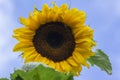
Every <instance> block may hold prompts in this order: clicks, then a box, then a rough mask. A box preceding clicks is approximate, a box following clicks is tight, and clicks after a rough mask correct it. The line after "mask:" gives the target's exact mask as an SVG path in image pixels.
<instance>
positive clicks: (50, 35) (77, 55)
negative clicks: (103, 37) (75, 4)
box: [13, 4, 95, 75]
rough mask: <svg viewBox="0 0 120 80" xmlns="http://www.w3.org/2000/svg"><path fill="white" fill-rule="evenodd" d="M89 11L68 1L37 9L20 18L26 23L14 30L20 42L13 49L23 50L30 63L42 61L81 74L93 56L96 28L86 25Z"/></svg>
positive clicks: (59, 69) (55, 67)
mask: <svg viewBox="0 0 120 80" xmlns="http://www.w3.org/2000/svg"><path fill="white" fill-rule="evenodd" d="M85 20H86V14H85V12H84V11H80V10H78V9H76V8H72V9H69V8H68V5H67V4H62V5H61V6H60V7H58V6H57V5H56V4H55V5H54V6H53V7H49V6H48V5H47V4H44V5H43V7H42V10H41V11H40V10H38V9H37V8H35V9H34V11H33V12H31V13H30V15H29V17H28V18H27V19H26V18H23V17H21V18H20V22H21V23H22V24H23V25H24V26H23V27H21V28H18V29H15V30H14V35H13V37H14V38H16V39H17V40H18V41H19V42H18V43H17V44H16V45H15V47H14V49H13V51H14V52H16V51H20V52H22V53H23V54H22V58H23V59H24V61H25V63H27V62H41V63H44V64H47V65H48V66H50V67H52V68H54V69H56V70H57V71H60V72H65V73H69V72H70V71H71V72H72V73H73V74H74V75H79V74H80V71H81V70H82V66H86V67H89V64H88V63H87V59H88V58H89V57H90V56H93V55H94V52H92V47H93V46H95V42H94V41H93V32H94V31H93V30H92V29H91V28H90V27H89V26H87V25H85Z"/></svg>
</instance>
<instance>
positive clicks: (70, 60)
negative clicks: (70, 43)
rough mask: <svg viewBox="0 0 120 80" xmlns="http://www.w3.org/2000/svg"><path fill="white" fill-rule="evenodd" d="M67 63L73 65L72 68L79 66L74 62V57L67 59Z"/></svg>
mask: <svg viewBox="0 0 120 80" xmlns="http://www.w3.org/2000/svg"><path fill="white" fill-rule="evenodd" d="M67 62H68V63H69V64H70V65H71V66H74V67H75V66H78V64H77V63H76V62H75V61H74V59H73V58H72V57H70V58H68V59H67Z"/></svg>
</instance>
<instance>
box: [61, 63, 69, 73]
mask: <svg viewBox="0 0 120 80" xmlns="http://www.w3.org/2000/svg"><path fill="white" fill-rule="evenodd" d="M60 66H61V68H62V69H63V71H65V72H67V73H68V72H70V71H71V66H70V65H69V64H68V63H67V62H66V61H62V62H60Z"/></svg>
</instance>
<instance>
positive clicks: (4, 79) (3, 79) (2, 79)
mask: <svg viewBox="0 0 120 80" xmlns="http://www.w3.org/2000/svg"><path fill="white" fill-rule="evenodd" d="M0 80H8V79H7V78H0Z"/></svg>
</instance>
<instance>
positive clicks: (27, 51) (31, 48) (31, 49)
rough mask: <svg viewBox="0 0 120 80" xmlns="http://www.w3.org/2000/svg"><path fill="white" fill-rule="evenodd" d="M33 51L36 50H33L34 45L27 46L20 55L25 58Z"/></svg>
mask: <svg viewBox="0 0 120 80" xmlns="http://www.w3.org/2000/svg"><path fill="white" fill-rule="evenodd" d="M35 52H36V51H35V48H34V47H29V48H27V49H26V50H24V52H23V55H22V57H23V58H27V57H29V56H30V55H32V54H33V53H35ZM35 54H36V53H35Z"/></svg>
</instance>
